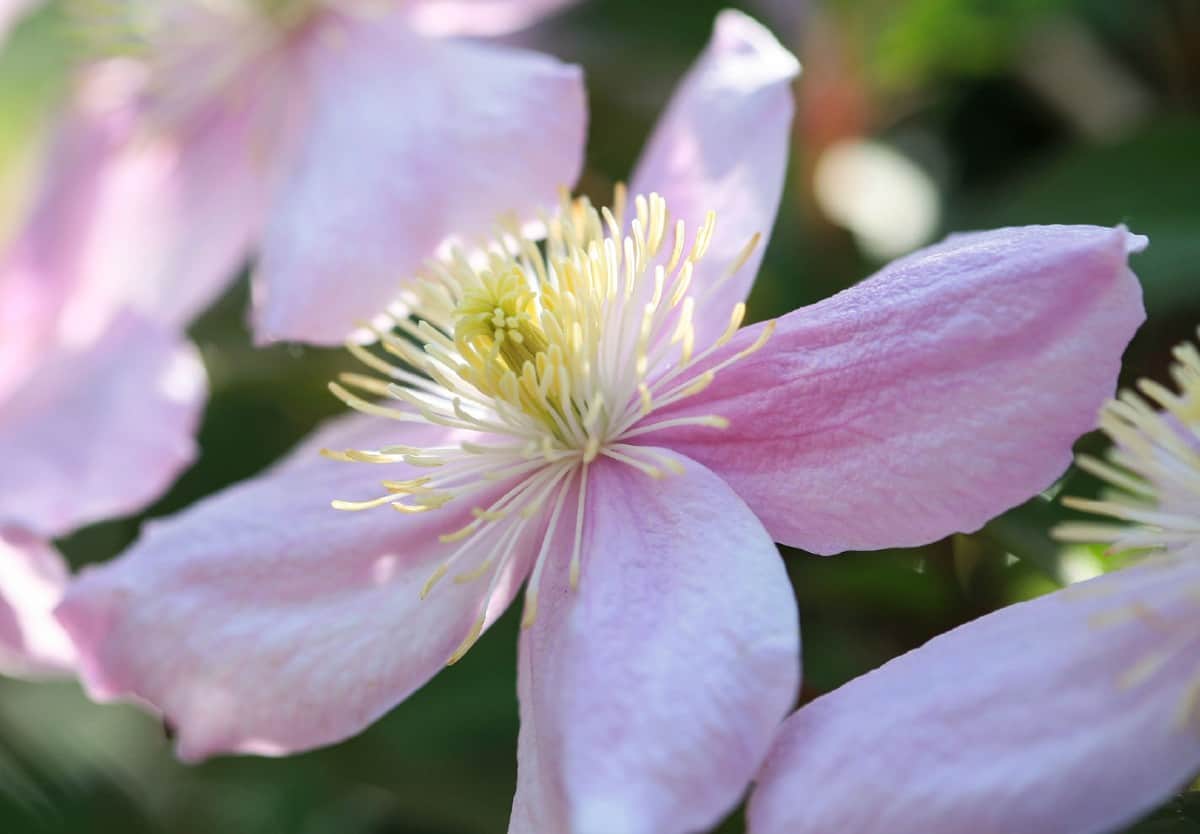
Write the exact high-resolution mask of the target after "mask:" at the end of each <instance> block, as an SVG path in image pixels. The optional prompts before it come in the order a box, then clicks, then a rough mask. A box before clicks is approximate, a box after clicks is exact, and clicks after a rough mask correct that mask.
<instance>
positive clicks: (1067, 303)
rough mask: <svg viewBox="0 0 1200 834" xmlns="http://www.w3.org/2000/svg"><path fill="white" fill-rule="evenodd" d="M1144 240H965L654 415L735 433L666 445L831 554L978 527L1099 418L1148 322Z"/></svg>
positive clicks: (1039, 235)
mask: <svg viewBox="0 0 1200 834" xmlns="http://www.w3.org/2000/svg"><path fill="white" fill-rule="evenodd" d="M1144 245H1145V238H1141V237H1138V236H1134V235H1130V234H1129V233H1128V232H1127V231H1125V229H1124V228H1119V229H1102V228H1097V227H1093V226H1040V227H1039V226H1029V227H1023V228H1013V229H1000V230H997V231H992V232H984V233H978V234H972V235H961V236H956V237H954V238H952V239H951V240H949V241H947V242H945V243H942V244H940V245H938V246H934V247H932V248H929V249H926V250H923V251H920V252H917V253H915V254H913V255H910V256H908V257H906V258H903V259H901V260H898V261H896V262H895V263H893V264H891V265H890V266H888V267H886V268H885V269H883V270H882V271H881V272H879V273H878V274H876V275H875V276H874V277H872V278H870V279H868V280H866V281H864V282H863V283H861V284H859V285H858V286H856V287H852V288H851V289H849V290H846V291H844V292H842V293H839V294H838V295H836V296H834V297H832V298H830V299H828V300H826V301H823V302H821V303H819V304H815V305H813V306H811V307H807V308H805V309H802V310H797V311H796V312H794V313H790V314H788V315H787V316H784V317H783V318H781V319H779V320H778V322H777V324H778V330H777V332H776V333H775V334H774V336H773V338H771V339H770V341H768V342H767V344H766V346H765V347H764V348H763V349H762V350H760V351H758V352H757V353H755V354H753V355H751V356H749V357H747V358H745V359H743V360H742V361H740V362H738V363H737V364H736V365H735V366H734V367H733V368H732V369H730V370H729V371H727V372H725V373H724V374H719V375H718V376H717V378H716V381H715V382H714V383H713V385H712V386H710V387H709V388H708V389H707V390H706V391H704V392H703V393H701V394H699V395H697V396H695V397H692V398H691V399H688V400H685V401H683V402H682V403H681V404H680V405H678V406H669V407H668V408H666V409H663V410H662V411H659V412H655V414H654V416H653V419H654V420H655V421H657V420H660V419H664V418H668V419H669V418H671V417H678V416H684V415H696V414H718V415H722V416H724V417H726V418H728V419H729V420H731V421H732V423H731V426H730V427H729V428H728V429H726V430H725V431H717V430H713V429H688V430H684V431H675V432H666V431H664V432H659V433H657V434H653V435H650V437H652V438H653V440H654V442H657V443H661V444H663V445H666V446H670V447H672V448H675V449H678V450H679V451H681V452H683V453H684V454H687V455H689V456H691V457H693V458H695V459H696V460H698V461H700V462H702V463H703V464H704V465H705V466H708V467H709V468H711V469H712V470H713V471H715V472H717V473H718V474H720V475H721V476H722V477H723V478H725V479H726V480H727V481H728V482H729V483H730V485H731V486H733V488H734V490H735V491H737V493H738V494H739V495H740V496H741V497H742V498H743V500H745V501H746V503H747V504H749V505H750V507H751V509H753V510H754V512H755V513H756V514H757V515H758V516H759V518H761V519H762V520H763V522H764V523H765V524H766V526H767V529H768V530H769V531H770V532H771V535H772V536H774V537H775V540H776V541H781V542H785V543H787V544H789V545H793V546H796V547H802V548H805V549H807V550H811V551H813V552H816V553H836V552H839V551H842V550H851V549H855V550H865V549H873V548H881V547H894V546H908V545H919V544H924V543H926V542H929V541H932V540H934V539H938V538H940V537H942V536H945V535H947V534H949V533H952V532H955V531H971V530H975V529H977V528H978V527H980V526H981V525H982V524H983V523H984V522H986V521H987V520H988V519H990V518H992V517H993V516H995V515H998V514H999V513H1001V512H1003V511H1004V510H1006V509H1008V508H1010V507H1012V506H1014V505H1016V504H1018V503H1020V502H1022V501H1024V500H1026V499H1027V498H1029V497H1030V496H1032V495H1034V494H1035V493H1037V492H1038V491H1039V490H1042V489H1045V488H1046V487H1048V486H1049V485H1050V484H1051V483H1052V482H1053V481H1054V479H1055V478H1057V477H1058V476H1059V475H1060V474H1062V472H1063V470H1065V469H1066V467H1067V465H1068V464H1069V463H1070V461H1071V444H1072V442H1074V440H1075V439H1076V438H1077V437H1078V436H1079V435H1080V434H1082V433H1083V432H1085V431H1087V430H1088V429H1090V428H1092V427H1093V426H1094V425H1095V422H1096V414H1097V412H1098V410H1099V408H1100V405H1101V404H1102V403H1103V402H1104V401H1105V399H1106V398H1108V397H1109V396H1110V395H1111V394H1112V392H1113V388H1114V386H1115V384H1116V379H1117V372H1118V370H1119V368H1120V361H1121V353H1122V351H1123V350H1124V349H1125V345H1126V344H1127V343H1128V341H1129V339H1130V337H1131V336H1132V335H1133V333H1134V331H1135V330H1136V329H1137V327H1138V325H1139V324H1140V323H1141V322H1142V319H1143V315H1144V314H1143V311H1142V304H1141V290H1140V288H1139V286H1138V283H1137V281H1136V279H1135V278H1134V276H1133V273H1132V272H1130V271H1129V268H1128V266H1127V265H1126V255H1127V252H1128V251H1136V250H1138V249H1141V248H1142V247H1143V246H1144ZM763 326H764V325H758V326H755V327H749V328H746V329H744V330H743V331H741V332H740V333H739V334H738V335H737V336H736V337H735V338H734V340H733V342H732V343H731V344H730V346H729V347H728V348H727V349H724V350H723V352H722V353H721V354H720V355H719V356H718V357H717V358H718V359H719V358H720V357H721V356H725V355H728V354H729V353H730V352H733V351H737V350H741V349H743V348H745V347H746V346H748V345H749V344H751V343H752V342H753V341H754V340H755V339H757V338H758V337H759V335H760V334H761V333H762V328H763ZM714 361H715V360H714Z"/></svg>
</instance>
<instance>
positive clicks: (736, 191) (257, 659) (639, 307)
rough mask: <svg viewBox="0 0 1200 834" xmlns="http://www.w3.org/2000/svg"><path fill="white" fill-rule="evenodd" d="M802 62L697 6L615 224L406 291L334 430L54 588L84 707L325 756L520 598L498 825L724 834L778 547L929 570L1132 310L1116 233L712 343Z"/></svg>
mask: <svg viewBox="0 0 1200 834" xmlns="http://www.w3.org/2000/svg"><path fill="white" fill-rule="evenodd" d="M797 72H798V66H797V64H796V61H795V59H794V58H793V57H792V56H791V55H790V54H789V53H788V52H786V51H785V50H784V49H783V48H782V47H781V46H780V45H779V44H778V43H777V42H776V41H775V40H774V39H773V38H772V36H771V35H770V34H769V33H768V32H767V31H766V30H765V29H763V28H762V27H761V26H759V25H758V24H757V23H755V22H754V21H752V20H750V19H749V18H747V17H746V16H744V15H742V14H740V13H736V12H725V13H723V14H722V15H721V16H720V17H719V18H718V21H717V24H716V28H715V32H714V35H713V38H712V41H711V43H710V44H709V46H708V48H707V49H706V51H705V52H704V53H703V55H702V56H701V57H700V59H699V60H698V62H697V63H696V65H695V66H694V67H693V68H692V69H691V71H690V72H689V73H688V74H687V76H686V77H685V78H684V80H683V81H682V82H681V84H680V86H679V88H678V90H677V91H676V93H675V95H674V97H673V98H672V100H671V102H670V104H669V106H668V108H667V110H666V112H665V114H664V115H663V117H662V119H661V120H660V122H659V124H658V125H657V127H656V128H655V131H654V133H653V135H652V136H651V138H650V140H649V141H648V143H647V146H646V148H645V150H644V152H643V154H642V157H641V159H640V161H639V163H638V165H637V168H636V169H635V171H634V174H633V176H632V179H631V187H630V189H629V191H630V192H631V193H632V194H634V195H635V196H634V197H633V198H631V199H630V198H626V197H625V196H624V194H625V192H624V190H623V189H621V190H618V194H617V197H616V199H615V201H614V205H613V207H612V208H611V209H599V210H598V209H596V208H594V207H593V206H592V205H591V204H590V203H589V202H588V201H586V200H576V201H569V200H568V201H565V202H564V204H563V205H562V208H561V209H560V211H559V212H558V213H557V214H555V215H553V216H551V217H548V218H547V219H546V222H545V228H546V231H547V236H546V239H545V241H544V242H543V243H542V244H541V245H537V244H535V242H534V241H532V240H529V239H527V238H525V237H523V236H522V234H521V229H520V227H518V226H517V225H516V224H512V223H509V224H506V225H504V226H502V233H501V234H499V235H497V237H496V239H495V240H494V241H493V242H492V243H491V244H490V245H489V246H487V247H486V248H485V249H484V250H471V249H469V248H466V247H464V248H462V249H460V250H457V251H456V252H452V253H451V254H449V255H448V256H447V257H446V258H445V259H440V260H435V261H432V262H430V263H429V264H427V266H426V267H425V268H424V270H423V272H422V280H420V281H417V282H413V283H412V284H410V287H411V293H410V296H409V298H408V309H409V310H410V311H411V313H412V315H411V316H403V317H401V316H397V317H395V318H393V319H392V320H391V321H390V322H389V323H387V324H384V323H382V321H377V324H376V326H377V336H378V337H379V341H380V345H381V349H380V350H375V351H372V350H368V349H366V348H363V347H360V346H358V345H356V344H354V343H351V345H350V349H351V350H352V351H353V352H354V353H355V354H356V355H357V356H359V357H360V358H361V359H362V360H363V362H364V363H365V365H366V367H367V369H368V370H370V371H373V372H374V373H373V374H353V375H349V376H347V377H344V378H343V379H341V380H339V382H338V383H336V384H335V385H334V386H332V387H333V390H334V392H335V393H336V394H337V395H338V396H340V397H341V398H342V399H343V400H345V401H346V402H347V403H349V404H350V405H351V406H353V407H354V408H356V409H357V410H359V411H361V412H363V413H362V414H360V415H356V416H352V417H348V418H344V419H342V420H339V421H337V422H336V423H334V424H332V425H331V426H329V427H327V428H326V429H324V430H323V431H322V432H320V433H318V434H317V435H316V436H315V437H314V438H312V439H311V440H310V441H309V442H308V443H306V444H305V445H304V446H303V447H301V448H300V449H299V450H297V451H296V452H295V453H294V454H293V455H292V456H290V457H289V458H287V459H286V460H285V461H283V462H282V463H281V464H279V465H278V466H276V468H275V469H273V470H272V471H270V472H268V473H266V474H264V475H262V476H260V477H258V478H256V479H253V480H251V481H248V482H246V483H244V484H241V485H239V486H236V487H234V488H232V489H230V490H228V491H226V492H225V493H223V494H220V495H217V496H214V497H212V498H210V499H208V500H207V501H204V502H201V503H200V504H198V505H196V506H195V507H193V508H191V509H189V510H187V511H186V512H184V513H182V514H180V515H179V516H177V517H175V518H173V519H169V520H166V521H163V522H159V523H156V524H155V525H153V526H152V527H150V528H149V529H147V531H146V533H145V535H144V537H143V539H142V540H141V541H140V542H139V543H138V544H137V545H135V546H134V548H133V549H132V550H131V551H130V552H129V553H127V554H125V555H124V556H122V557H121V558H119V559H118V560H116V561H115V562H113V563H111V564H109V565H106V566H103V567H101V568H98V569H95V570H92V571H89V572H88V573H86V574H85V575H84V576H83V577H81V579H80V580H79V582H78V583H77V585H75V586H74V587H73V589H72V590H71V591H70V592H69V593H68V596H67V599H66V600H65V602H64V603H63V604H62V605H61V606H60V607H59V609H58V612H57V614H58V617H59V619H60V620H61V622H62V623H63V624H64V625H65V627H66V628H67V629H68V631H69V633H70V634H71V636H72V638H73V640H74V642H75V644H76V646H77V648H78V650H79V651H80V654H81V667H82V670H83V671H82V676H83V680H84V682H85V685H86V686H87V687H88V690H89V692H90V693H91V694H92V696H93V697H96V698H99V699H113V698H119V697H127V696H133V697H136V698H138V699H140V700H141V701H143V702H145V703H149V704H151V705H153V706H154V707H156V708H157V709H159V710H161V712H162V713H163V714H164V715H165V717H166V718H167V720H168V721H169V722H170V723H171V724H172V725H173V726H174V727H175V728H176V730H177V745H178V751H179V753H180V755H181V756H182V757H183V758H185V759H198V758H202V757H205V756H209V755H213V754H216V753H221V752H249V753H264V754H283V753H288V752H291V751H296V750H301V749H306V748H310V747H314V746H317V745H321V744H328V743H331V742H334V741H337V740H339V739H342V738H345V737H347V736H349V735H352V734H354V733H356V732H359V731H360V730H361V729H362V728H363V727H365V726H366V725H367V724H369V723H370V722H371V721H373V720H374V719H375V718H376V717H378V716H379V715H380V714H382V713H383V712H385V711H386V710H388V709H390V708H392V707H393V706H394V705H395V704H397V703H398V702H399V701H401V700H403V699H404V698H405V697H406V696H407V695H408V694H409V693H411V692H412V691H413V690H415V689H416V688H417V687H419V686H421V685H422V684H423V683H424V682H425V681H426V680H428V679H429V678H430V677H431V676H432V675H433V674H435V673H436V672H437V671H438V669H440V668H441V666H442V665H443V664H445V663H447V662H454V661H455V660H457V659H458V658H460V657H462V655H463V654H464V653H465V652H466V651H467V650H468V649H469V648H470V646H471V645H472V644H473V643H474V642H475V641H476V640H477V639H478V638H479V636H480V635H481V633H483V632H484V631H485V630H486V628H487V627H488V626H489V625H490V624H491V623H492V622H494V620H495V619H496V617H498V616H499V615H500V613H501V612H502V611H503V610H504V609H505V608H506V607H507V606H508V604H509V603H510V602H511V601H513V600H514V599H515V597H516V596H517V595H518V593H522V592H521V586H522V583H524V591H523V601H524V614H523V618H522V626H523V629H522V633H521V638H520V649H519V670H518V690H519V694H520V710H521V731H520V738H519V740H518V762H519V766H518V784H517V790H516V796H515V798H514V803H513V813H512V820H511V823H510V831H512V832H545V831H555V832H581V833H582V834H601V833H602V832H603V834H613V832H656V833H657V834H661V833H662V832H688V831H696V830H701V829H703V828H705V827H707V826H709V825H711V824H713V823H714V822H715V821H716V820H718V819H719V818H720V817H721V815H722V814H724V813H726V812H727V811H728V810H729V809H730V808H731V807H732V806H733V805H734V804H736V802H737V801H738V800H739V797H740V796H741V795H742V793H743V791H744V789H745V787H746V785H747V783H748V780H749V779H750V778H751V776H752V775H753V774H754V773H755V772H756V771H757V769H758V768H759V766H760V764H761V762H762V760H763V758H764V756H765V754H766V752H767V749H768V745H769V744H770V743H771V740H772V738H773V736H774V733H775V731H776V729H777V726H778V724H779V722H780V721H781V720H782V718H783V717H784V715H785V714H786V713H787V712H788V710H789V709H790V708H791V705H792V702H793V699H794V698H795V695H796V691H797V685H798V680H799V642H798V629H797V611H796V607H795V601H794V597H793V594H792V593H791V590H790V588H789V587H788V584H787V581H786V573H785V572H784V569H783V564H782V560H781V559H780V557H779V554H778V551H777V549H776V547H775V545H774V542H775V541H780V542H784V543H787V544H789V545H793V546H798V547H805V548H808V549H810V550H816V551H819V552H825V553H833V552H837V551H839V550H844V549H847V548H871V547H885V546H894V545H898V544H915V543H918V542H927V541H930V540H933V539H937V538H939V537H941V536H944V535H946V534H948V533H950V532H953V531H956V530H970V529H974V528H976V527H978V526H979V525H980V524H982V523H983V521H984V520H986V519H987V518H989V517H991V516H993V515H995V514H996V513H998V512H1000V511H1002V510H1004V509H1006V508H1008V507H1010V506H1012V505H1014V504H1016V503H1018V502H1020V501H1022V500H1024V499H1025V498H1027V497H1029V496H1030V495H1032V494H1034V493H1036V492H1037V491H1039V490H1041V489H1043V488H1045V487H1046V486H1047V485H1048V484H1050V483H1051V482H1052V481H1053V480H1054V478H1055V477H1057V476H1058V475H1059V474H1060V473H1061V472H1062V470H1063V469H1064V468H1065V467H1066V466H1067V464H1068V463H1069V461H1070V446H1071V442H1072V441H1073V440H1074V439H1075V437H1076V436H1077V435H1078V434H1079V433H1080V432H1082V431H1083V430H1085V429H1086V428H1087V427H1088V425H1089V424H1090V422H1091V420H1092V417H1093V415H1094V414H1095V411H1096V409H1097V408H1098V407H1099V405H1100V403H1101V402H1103V400H1104V398H1105V397H1107V396H1108V395H1109V394H1110V393H1111V391H1112V388H1113V385H1114V381H1115V378H1116V374H1117V369H1118V366H1119V361H1120V354H1121V351H1122V350H1123V348H1124V346H1125V344H1126V342H1127V341H1128V339H1129V337H1130V335H1131V334H1132V333H1133V331H1134V329H1135V328H1136V327H1137V325H1138V323H1139V322H1140V321H1141V318H1142V308H1141V303H1140V291H1139V289H1138V285H1137V282H1136V280H1135V279H1134V277H1133V275H1132V273H1131V272H1130V271H1129V269H1128V267H1127V265H1126V261H1127V253H1128V252H1129V251H1130V250H1131V249H1136V248H1138V247H1139V246H1140V245H1141V243H1142V240H1141V239H1140V238H1137V237H1134V236H1132V235H1130V234H1129V233H1128V232H1126V231H1125V230H1124V229H1101V228H1094V227H1078V226H1075V227H1071V226H1064V227H1030V228H1021V229H1006V230H999V231H995V232H987V233H980V234H975V235H969V236H965V237H960V238H955V239H952V240H950V241H947V242H945V243H943V244H941V245H939V246H936V247H933V248H932V249H929V250H925V251H922V252H918V253H915V254H913V255H911V256H909V257H907V258H904V259H902V260H900V261H897V262H896V263H894V264H892V265H890V266H889V267H887V268H885V269H884V270H883V271H882V272H880V273H879V274H877V275H875V276H873V277H871V278H869V279H867V280H866V281H864V282H863V283H862V284H860V285H858V286H857V287H854V288H852V289H849V290H847V291H845V292H843V293H841V294H839V295H837V296H835V297H833V298H831V299H828V300H827V301H824V302H822V303H820V304H817V305H814V306H812V307H809V308H806V309H802V310H798V311H796V312H794V313H791V314H789V315H787V316H784V317H782V318H780V319H778V320H775V321H771V322H766V323H763V324H758V325H754V326H750V327H744V328H743V327H741V323H742V320H743V317H744V314H745V298H746V295H747V294H748V292H749V290H750V287H751V284H752V283H753V279H754V276H755V273H756V272H757V269H758V265H759V262H760V259H761V251H762V245H761V244H762V241H761V236H763V235H765V234H766V233H768V232H769V230H770V227H771V225H772V224H773V222H774V216H775V212H776V209H777V206H778V202H779V199H780V194H781V190H782V184H783V176H784V170H785V167H786V157H787V148H788V135H789V130H790V124H791V117H792V94H791V83H792V80H793V78H794V77H795V75H796V73H797ZM397 359H399V360H401V362H400V363H397V362H396V361H395V360H397ZM1064 379H1066V380H1069V381H1070V382H1069V385H1068V387H1067V390H1066V391H1065V392H1064V390H1063V386H1062V380H1064ZM317 449H324V450H325V452H326V455H325V459H319V458H318V457H317V456H316V450H317ZM329 458H332V460H331V459H329ZM363 463H369V464H372V465H376V466H378V467H379V468H380V470H381V471H382V472H383V473H384V474H383V477H385V478H387V480H386V481H384V483H383V486H382V487H381V488H379V490H378V492H377V493H375V494H374V495H373V494H371V493H368V492H366V489H365V486H364V480H365V478H366V476H365V475H364V471H363V470H364V467H363V465H362V464H363ZM330 497H336V498H338V499H339V500H338V501H337V502H335V506H336V507H337V508H339V509H341V510H344V511H353V512H343V513H338V512H335V511H334V510H330V509H328V505H327V501H328V499H329V498H330ZM389 507H390V508H392V509H388V508H389Z"/></svg>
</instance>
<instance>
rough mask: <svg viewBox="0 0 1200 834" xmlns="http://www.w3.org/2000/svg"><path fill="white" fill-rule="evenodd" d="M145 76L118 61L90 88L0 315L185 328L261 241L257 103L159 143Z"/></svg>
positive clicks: (7, 283)
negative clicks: (17, 306) (256, 237)
mask: <svg viewBox="0 0 1200 834" xmlns="http://www.w3.org/2000/svg"><path fill="white" fill-rule="evenodd" d="M140 69H141V68H139V67H136V66H133V65H130V64H125V63H119V62H115V63H110V64H104V65H100V66H98V67H95V68H93V69H92V70H91V71H90V72H89V73H88V75H87V76H86V77H85V79H84V81H83V83H82V84H81V85H80V90H79V94H78V96H77V97H76V100H75V102H74V104H73V109H72V110H71V112H69V113H68V114H67V115H66V116H65V118H64V120H63V124H62V125H61V127H60V129H59V133H58V136H57V138H56V144H55V148H54V150H53V152H52V154H51V156H50V159H49V161H48V166H47V168H46V172H45V177H44V181H43V183H42V185H41V190H40V193H39V194H38V195H37V197H36V199H35V201H34V204H33V208H32V211H31V214H30V216H29V218H28V220H27V222H26V224H25V226H24V228H23V229H22V230H21V232H20V234H19V236H18V238H17V240H16V242H15V244H14V245H13V247H12V249H11V251H10V252H9V253H8V255H7V257H6V258H5V259H4V262H3V263H2V264H0V293H2V294H3V295H2V296H0V297H2V298H3V300H4V302H3V304H0V306H3V307H6V308H7V307H11V305H12V304H13V303H14V302H13V301H12V297H13V296H14V295H18V296H23V297H25V298H26V300H25V301H23V302H22V303H23V304H24V305H25V306H28V305H29V304H32V303H34V302H33V299H40V300H38V301H37V304H38V309H39V310H40V311H41V313H42V315H43V317H45V316H46V314H47V313H54V314H55V315H56V316H57V317H56V318H51V319H49V320H47V321H41V322H39V325H38V326H40V327H43V328H49V327H57V328H58V329H59V330H60V331H61V330H64V329H70V330H73V331H86V332H87V333H89V334H95V333H98V332H100V331H101V330H103V329H104V327H105V326H106V324H107V322H108V320H109V319H110V318H111V317H112V316H113V315H115V314H116V311H118V310H120V309H122V308H125V307H128V306H132V307H134V308H136V309H138V310H139V311H141V312H143V313H144V314H146V315H148V316H151V317H153V318H156V319H158V320H160V321H164V322H167V323H171V324H176V325H184V324H186V323H187V322H188V321H190V319H191V318H192V317H193V316H194V315H195V314H196V313H197V312H199V311H200V310H202V309H203V308H204V307H205V306H207V305H208V304H209V302H211V301H212V300H213V298H215V297H216V296H217V295H218V294H219V293H220V292H222V291H223V290H224V288H225V286H226V285H227V284H228V282H229V280H230V279H231V278H233V277H234V275H235V274H236V270H237V267H238V266H239V265H240V263H241V261H242V259H243V258H244V257H245V255H246V251H247V247H248V246H249V243H250V239H251V236H252V235H253V234H254V233H255V231H256V228H257V225H258V222H259V216H260V213H261V208H262V206H261V202H262V193H263V189H264V188H265V170H264V166H265V165H266V164H267V163H266V161H265V160H264V158H263V156H262V155H261V151H262V150H263V149H262V145H263V141H264V140H265V139H266V138H267V137H266V135H265V134H264V133H263V131H264V130H265V128H263V126H262V124H261V123H260V122H259V121H258V118H259V113H258V110H257V109H256V108H255V106H254V104H253V102H252V101H250V100H249V99H250V98H252V97H238V98H237V101H230V102H227V103H217V104H214V105H213V106H212V107H211V108H208V109H207V110H205V111H204V112H203V114H202V116H200V117H197V119H196V120H195V121H193V122H190V123H188V124H187V125H185V126H180V127H179V129H178V130H176V131H174V132H173V133H167V132H157V133H155V132H152V131H151V130H150V129H149V127H148V125H147V120H146V118H145V114H144V113H143V112H142V111H141V109H140V103H139V99H140V97H141V96H142V95H143V93H144V88H145V79H144V77H143V74H142V73H141V72H140ZM5 315H6V317H8V316H10V315H11V316H12V317H13V318H16V317H19V316H21V315H22V313H21V312H20V310H18V311H16V312H13V311H11V310H10V311H9V312H8V313H6V314H5Z"/></svg>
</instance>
